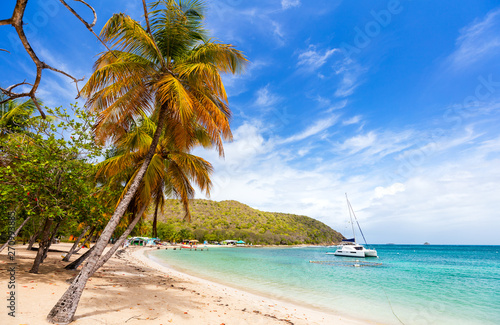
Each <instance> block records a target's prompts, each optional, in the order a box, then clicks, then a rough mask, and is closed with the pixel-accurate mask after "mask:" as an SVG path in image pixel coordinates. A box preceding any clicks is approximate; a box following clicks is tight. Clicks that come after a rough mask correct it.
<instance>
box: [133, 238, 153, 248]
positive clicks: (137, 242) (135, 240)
mask: <svg viewBox="0 0 500 325" xmlns="http://www.w3.org/2000/svg"><path fill="white" fill-rule="evenodd" d="M148 239H149V238H148V237H132V238H130V239H129V243H130V245H135V246H146V244H147V241H148Z"/></svg>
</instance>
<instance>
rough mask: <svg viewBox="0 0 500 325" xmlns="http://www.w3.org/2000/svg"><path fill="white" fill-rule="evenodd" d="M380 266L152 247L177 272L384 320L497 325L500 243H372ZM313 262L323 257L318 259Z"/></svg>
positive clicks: (271, 253) (292, 253)
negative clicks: (466, 244)
mask: <svg viewBox="0 0 500 325" xmlns="http://www.w3.org/2000/svg"><path fill="white" fill-rule="evenodd" d="M373 248H376V249H377V251H378V255H379V258H366V259H363V261H367V262H373V263H382V265H379V266H366V267H353V266H352V265H353V264H358V263H350V262H347V263H345V262H346V261H352V260H353V259H352V258H348V257H338V256H334V255H327V254H326V252H331V251H334V250H335V249H334V248H327V247H312V248H243V247H234V248H229V247H221V248H213V249H212V248H211V249H210V250H208V251H199V250H198V251H189V250H181V251H179V250H175V251H174V250H155V251H151V253H150V257H151V258H153V259H154V260H155V261H157V262H160V263H162V264H165V265H168V266H171V267H173V268H175V269H177V270H179V271H182V272H185V273H188V274H192V275H195V276H199V277H202V278H206V279H209V280H213V281H215V282H219V283H223V284H227V285H231V286H233V287H238V288H241V289H246V290H248V291H251V292H255V293H260V294H262V295H266V296H271V297H273V298H278V299H284V300H288V301H292V302H295V303H296V304H301V305H308V306H311V307H315V308H319V309H321V310H326V311H332V312H336V313H340V314H344V315H349V316H352V317H357V318H362V319H368V320H373V321H378V322H382V323H384V324H401V323H404V324H464V325H465V324H467V325H469V324H500V253H499V251H500V246H434V245H426V246H424V245H421V246H419V245H373ZM310 261H324V262H327V263H329V264H316V263H310Z"/></svg>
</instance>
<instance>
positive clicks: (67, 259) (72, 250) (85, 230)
mask: <svg viewBox="0 0 500 325" xmlns="http://www.w3.org/2000/svg"><path fill="white" fill-rule="evenodd" d="M89 229H90V226H87V227H85V229H83V231H82V233H81V234H80V236H78V239H77V240H75V243H74V244H73V246H71V249H70V250H69V252H68V253H67V254H66V256H64V258H63V261H64V262H69V259H70V258H71V255H73V253H74V252H75V250H76V248H77V247H78V244H79V243H80V241H81V240H82V238H83V236H84V235H85V234H86V233H87V231H89Z"/></svg>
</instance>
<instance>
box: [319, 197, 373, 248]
mask: <svg viewBox="0 0 500 325" xmlns="http://www.w3.org/2000/svg"><path fill="white" fill-rule="evenodd" d="M345 198H346V200H347V208H348V209H349V217H350V219H351V226H352V235H353V238H349V239H346V238H345V239H343V240H342V242H341V243H340V244H339V245H338V246H337V250H336V251H335V252H334V253H332V252H327V253H326V254H328V255H336V256H350V257H378V255H377V251H376V250H375V249H369V248H365V247H364V246H363V245H361V244H358V243H356V232H355V231H354V221H353V216H354V220H356V223H357V224H358V228H359V232H360V233H361V235H362V236H363V239H364V240H365V244H366V245H368V244H367V243H366V239H365V235H364V234H363V231H362V230H361V226H360V225H359V222H358V218H356V214H355V213H354V210H353V208H352V205H351V202H349V199H348V198H347V193H346V195H345Z"/></svg>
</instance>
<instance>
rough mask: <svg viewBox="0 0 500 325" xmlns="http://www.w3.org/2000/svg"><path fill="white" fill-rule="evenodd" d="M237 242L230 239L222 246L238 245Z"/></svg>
mask: <svg viewBox="0 0 500 325" xmlns="http://www.w3.org/2000/svg"><path fill="white" fill-rule="evenodd" d="M236 243H237V241H236V240H231V239H228V240H224V241H223V242H222V245H236Z"/></svg>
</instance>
